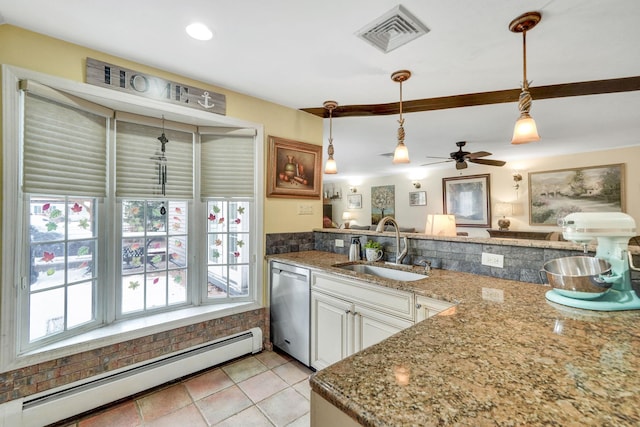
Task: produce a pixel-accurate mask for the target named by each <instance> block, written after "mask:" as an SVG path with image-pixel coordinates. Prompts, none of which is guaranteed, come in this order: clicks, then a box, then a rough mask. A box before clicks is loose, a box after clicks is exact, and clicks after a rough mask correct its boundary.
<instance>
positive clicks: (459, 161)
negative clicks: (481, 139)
mask: <svg viewBox="0 0 640 427" xmlns="http://www.w3.org/2000/svg"><path fill="white" fill-rule="evenodd" d="M466 144H467V141H458V142H456V145H457V146H458V151H454V152H453V153H451V154H450V155H449V158H447V157H430V156H427V158H430V159H447V160H443V161H441V162H433V163H426V164H424V165H421V166H428V165H434V164H436V163H445V162H453V161H455V162H456V169H466V168H467V161H469V162H471V163H478V164H481V165H489V166H504V164H505V163H506V162H505V161H502V160H491V159H481V158H480V157H487V156H490V155H491V153H489V152H487V151H477V152H475V153H470V152H468V151H462V147H464V146H465V145H466Z"/></svg>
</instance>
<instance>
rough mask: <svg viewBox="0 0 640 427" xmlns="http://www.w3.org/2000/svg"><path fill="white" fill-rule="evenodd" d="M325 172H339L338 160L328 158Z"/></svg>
mask: <svg viewBox="0 0 640 427" xmlns="http://www.w3.org/2000/svg"><path fill="white" fill-rule="evenodd" d="M324 173H327V174H334V173H338V166H337V165H336V161H335V160H333V158H330V159H329V160H327V163H325V165H324Z"/></svg>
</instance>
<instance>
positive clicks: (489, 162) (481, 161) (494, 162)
mask: <svg viewBox="0 0 640 427" xmlns="http://www.w3.org/2000/svg"><path fill="white" fill-rule="evenodd" d="M469 161H470V162H471V163H478V164H481V165H489V166H504V165H505V163H507V162H505V161H502V160H491V159H469Z"/></svg>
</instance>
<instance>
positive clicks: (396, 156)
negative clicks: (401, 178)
mask: <svg viewBox="0 0 640 427" xmlns="http://www.w3.org/2000/svg"><path fill="white" fill-rule="evenodd" d="M398 163H409V150H407V146H406V145H404V143H403V142H398V145H396V149H395V151H394V152H393V164H398Z"/></svg>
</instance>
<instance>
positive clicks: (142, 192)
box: [116, 113, 195, 199]
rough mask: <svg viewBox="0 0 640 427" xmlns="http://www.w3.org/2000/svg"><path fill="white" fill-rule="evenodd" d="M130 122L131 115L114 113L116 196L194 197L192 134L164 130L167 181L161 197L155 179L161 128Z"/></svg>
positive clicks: (159, 152) (168, 129)
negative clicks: (166, 140) (166, 141)
mask: <svg viewBox="0 0 640 427" xmlns="http://www.w3.org/2000/svg"><path fill="white" fill-rule="evenodd" d="M129 120H133V116H132V115H123V114H120V113H116V196H117V197H129V198H131V197H154V196H156V197H167V198H179V199H191V198H193V138H194V135H193V133H191V132H186V131H183V130H175V129H170V128H167V127H165V130H164V133H165V136H166V138H167V139H168V140H169V142H168V143H167V144H166V146H165V148H166V151H165V157H166V159H167V161H166V165H167V182H166V186H165V196H163V195H162V185H161V183H160V182H159V177H158V168H159V163H160V162H159V160H158V156H159V155H160V154H161V144H160V141H159V140H158V137H159V136H160V135H161V134H162V126H161V125H160V126H150V125H148V124H141V123H134V122H132V121H129ZM145 122H149V121H148V120H145ZM156 122H158V123H161V122H160V120H156ZM194 129H195V128H194Z"/></svg>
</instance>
